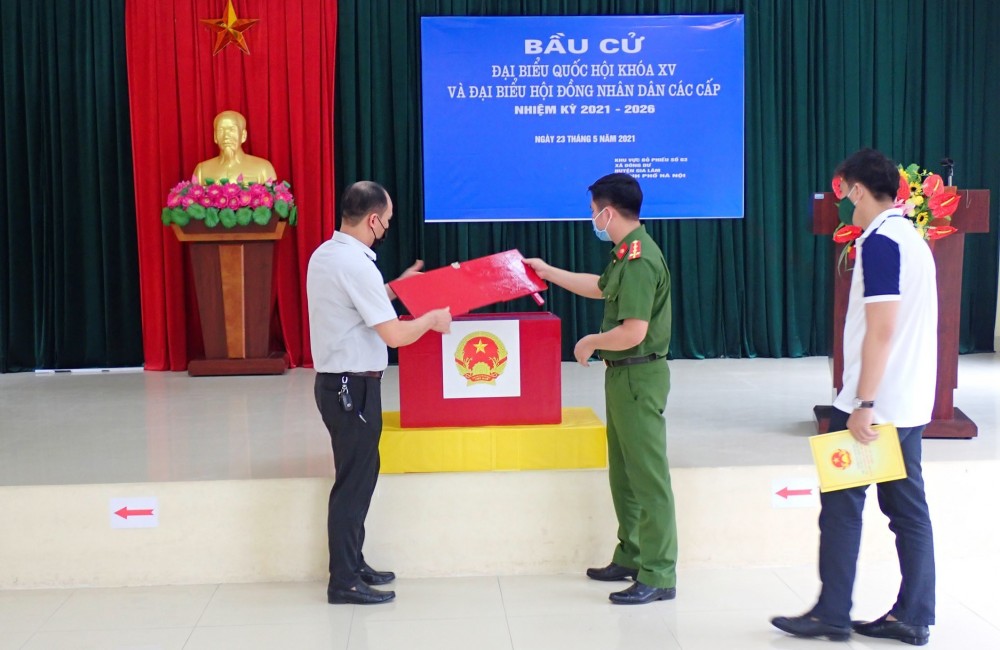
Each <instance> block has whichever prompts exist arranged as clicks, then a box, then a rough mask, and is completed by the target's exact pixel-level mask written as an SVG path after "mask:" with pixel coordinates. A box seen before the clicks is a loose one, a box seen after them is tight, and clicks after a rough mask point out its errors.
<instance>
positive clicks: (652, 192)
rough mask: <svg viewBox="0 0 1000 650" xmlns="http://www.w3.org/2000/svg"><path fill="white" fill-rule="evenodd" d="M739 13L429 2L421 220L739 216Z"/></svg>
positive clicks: (423, 26)
mask: <svg viewBox="0 0 1000 650" xmlns="http://www.w3.org/2000/svg"><path fill="white" fill-rule="evenodd" d="M743 24H744V22H743V16H741V15H703V16H555V17H553V16H545V17H516V18H515V17H491V18H458V17H424V18H422V19H421V37H422V44H421V50H422V56H423V59H422V74H423V127H424V128H423V161H424V200H425V206H424V207H425V213H424V218H425V220H426V221H534V220H545V221H550V220H569V219H587V218H589V216H590V211H589V195H588V194H587V192H586V188H587V186H589V185H590V184H591V183H593V182H594V181H595V180H597V179H598V178H600V177H601V176H603V175H605V174H610V173H612V172H625V173H628V174H631V175H632V176H634V177H635V178H636V179H638V181H639V183H640V185H641V186H642V190H643V194H644V196H645V198H644V201H643V208H642V217H643V218H645V219H661V218H741V217H743V183H744V172H743V170H744V162H743V150H744V147H743V139H744V126H743V106H744V98H743V94H744V92H743V87H744V84H743V68H744V65H743V61H744V56H743V49H744V47H743V46H744V35H743Z"/></svg>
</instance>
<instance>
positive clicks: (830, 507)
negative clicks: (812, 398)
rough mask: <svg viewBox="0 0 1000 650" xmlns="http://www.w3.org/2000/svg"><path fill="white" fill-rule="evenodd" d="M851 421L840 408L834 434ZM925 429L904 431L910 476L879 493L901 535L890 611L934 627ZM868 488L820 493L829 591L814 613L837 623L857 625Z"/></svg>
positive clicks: (822, 569)
mask: <svg viewBox="0 0 1000 650" xmlns="http://www.w3.org/2000/svg"><path fill="white" fill-rule="evenodd" d="M847 418H848V414H847V413H844V412H843V411H840V410H838V409H834V410H833V415H831V417H830V431H841V430H843V429H846V428H847ZM923 430H924V427H923V426H919V427H909V428H900V429H898V431H899V445H900V447H901V448H902V450H903V462H904V463H905V464H906V478H903V479H899V480H897V481H888V482H885V483H879V484H878V487H877V489H876V492H877V494H878V504H879V507H880V508H881V509H882V512H883V513H885V515H886V516H887V517H888V518H889V529H890V530H891V531H892V532H893V533H894V534H895V535H896V553H897V555H898V556H899V570H900V574H901V576H902V580H901V582H900V586H899V595H898V596H897V598H896V603H895V604H894V605H893V606H892V609H891V610H889V613H890V614H892V615H893V616H894V617H895V618H896V619H898V620H900V621H903V622H904V623H909V624H910V625H933V624H934V583H935V575H934V534H933V531H932V529H931V517H930V512H929V511H928V509H927V499H926V497H925V496H924V478H923V471H922V468H921V466H920V457H921V438H922V433H923ZM868 487H869V486H867V485H865V486H861V487H856V488H849V489H846V490H837V491H835V492H825V493H823V494H821V495H820V500H821V502H822V504H823V509H822V510H821V511H820V515H819V529H820V537H819V576H820V580H822V582H823V588H822V590H821V591H820V595H819V600H818V602H817V603H816V606H815V607H813V608H812V610H811V611H810V614H811V615H812V616H815V617H816V618H818V619H820V620H821V621H824V622H826V623H830V624H831V625H841V626H844V627H847V626H849V625H850V624H851V605H852V600H851V598H852V594H853V592H854V577H855V574H856V573H857V564H858V553H859V550H860V548H861V513H862V511H863V510H864V507H865V492H866V490H867V489H868Z"/></svg>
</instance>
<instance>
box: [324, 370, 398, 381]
mask: <svg viewBox="0 0 1000 650" xmlns="http://www.w3.org/2000/svg"><path fill="white" fill-rule="evenodd" d="M383 372H385V371H384V370H365V371H364V372H321V373H320V374H321V375H335V376H337V377H374V378H375V379H381V378H382V373H383Z"/></svg>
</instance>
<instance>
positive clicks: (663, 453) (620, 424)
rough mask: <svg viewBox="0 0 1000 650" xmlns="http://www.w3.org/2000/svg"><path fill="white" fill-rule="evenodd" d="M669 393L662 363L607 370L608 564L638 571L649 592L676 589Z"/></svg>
mask: <svg viewBox="0 0 1000 650" xmlns="http://www.w3.org/2000/svg"><path fill="white" fill-rule="evenodd" d="M669 392H670V370H669V368H668V367H667V362H666V361H662V360H661V361H652V362H649V363H642V364H637V365H632V366H620V367H616V368H608V369H607V370H606V371H605V375H604V394H605V399H606V403H607V419H608V475H609V478H610V481H611V498H612V500H613V501H614V505H615V513H616V514H617V516H618V542H619V543H618V546H617V547H616V548H615V553H614V557H613V561H614V562H615V564H619V565H621V566H624V567H628V568H630V569H638V570H639V575H638V580H639V582H641V583H643V584H644V585H649V586H650V587H661V588H663V587H675V586H676V585H677V522H676V520H675V517H674V494H673V490H672V489H671V487H670V467H669V465H668V464H667V427H666V420H665V419H664V417H663V410H664V409H665V408H666V406H667V393H669Z"/></svg>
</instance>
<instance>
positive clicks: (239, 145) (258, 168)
mask: <svg viewBox="0 0 1000 650" xmlns="http://www.w3.org/2000/svg"><path fill="white" fill-rule="evenodd" d="M213 130H214V133H215V144H217V145H219V155H218V156H217V157H215V158H209V159H208V160H205V161H202V162H200V163H198V166H197V167H195V168H194V176H195V178H197V179H198V182H199V183H202V184H204V183H205V180H206V179H209V178H210V179H212V180H215V181H218V180H220V179H223V178H227V179H229V180H230V181H235V180H236V179H237V177H239V176H240V175H242V176H243V180H244V181H246V182H248V183H263V182H265V181H269V180H274V179H276V178H277V177H276V175H275V173H274V167H273V166H272V165H271V163H270V162H268V161H267V160H265V159H264V158H258V157H257V156H251V155H250V154H248V153H245V152H244V151H243V143H244V142H246V141H247V120H246V118H245V117H243V115H241V114H240V113H238V112H237V111H222V112H221V113H219V114H218V115H216V116H215V121H214V122H213Z"/></svg>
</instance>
